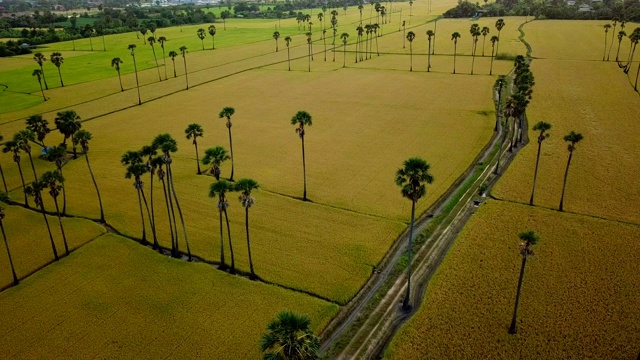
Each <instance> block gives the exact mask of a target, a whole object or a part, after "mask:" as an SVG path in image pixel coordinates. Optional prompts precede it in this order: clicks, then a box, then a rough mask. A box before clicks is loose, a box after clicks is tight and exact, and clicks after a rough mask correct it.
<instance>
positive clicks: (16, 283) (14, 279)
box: [0, 220, 253, 285]
mask: <svg viewBox="0 0 640 360" xmlns="http://www.w3.org/2000/svg"><path fill="white" fill-rule="evenodd" d="M247 229H248V228H247ZM0 230H2V237H3V238H4V246H5V248H7V256H9V265H10V266H11V275H13V285H18V284H19V283H20V281H18V276H17V275H16V269H15V268H14V266H13V259H11V252H10V251H9V242H8V241H7V234H5V232H4V225H3V224H2V220H0ZM247 234H248V233H247ZM247 236H248V235H247ZM248 239H249V238H248V237H247V241H248ZM249 254H251V249H249ZM249 259H251V255H249ZM251 273H252V274H253V266H251Z"/></svg>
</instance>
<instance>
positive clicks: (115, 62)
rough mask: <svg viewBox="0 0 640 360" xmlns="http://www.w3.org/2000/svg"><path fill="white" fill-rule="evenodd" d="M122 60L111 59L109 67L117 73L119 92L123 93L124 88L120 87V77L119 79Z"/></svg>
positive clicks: (117, 58)
mask: <svg viewBox="0 0 640 360" xmlns="http://www.w3.org/2000/svg"><path fill="white" fill-rule="evenodd" d="M122 62H123V61H122V60H121V59H120V58H119V57H114V58H113V59H111V67H112V68H114V69H116V71H117V72H118V80H119V81H120V91H124V87H122V77H120V64H122Z"/></svg>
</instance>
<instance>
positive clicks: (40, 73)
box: [31, 69, 47, 101]
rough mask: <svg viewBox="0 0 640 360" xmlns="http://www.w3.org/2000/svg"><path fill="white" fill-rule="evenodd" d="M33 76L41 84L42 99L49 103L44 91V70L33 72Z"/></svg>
mask: <svg viewBox="0 0 640 360" xmlns="http://www.w3.org/2000/svg"><path fill="white" fill-rule="evenodd" d="M31 76H36V77H37V78H38V84H40V92H41V93H42V98H43V99H44V101H47V98H46V97H45V96H44V90H43V89H42V78H43V77H44V76H43V72H42V70H40V69H35V70H33V73H31Z"/></svg>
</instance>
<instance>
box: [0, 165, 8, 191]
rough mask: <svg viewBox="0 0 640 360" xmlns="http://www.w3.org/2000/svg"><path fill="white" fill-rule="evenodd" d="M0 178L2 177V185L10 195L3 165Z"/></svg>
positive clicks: (0, 168) (0, 169)
mask: <svg viewBox="0 0 640 360" xmlns="http://www.w3.org/2000/svg"><path fill="white" fill-rule="evenodd" d="M0 176H1V177H2V185H4V192H5V193H7V194H8V193H9V189H8V188H7V180H6V179H5V178H4V171H3V170H2V165H0Z"/></svg>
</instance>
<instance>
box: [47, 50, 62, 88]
mask: <svg viewBox="0 0 640 360" xmlns="http://www.w3.org/2000/svg"><path fill="white" fill-rule="evenodd" d="M49 60H50V61H51V63H52V64H53V65H55V66H56V67H57V68H58V76H60V85H61V86H62V87H64V82H62V73H61V72H60V66H62V64H63V63H64V58H63V57H62V54H61V53H59V52H57V51H56V52H54V53H52V54H51V56H50V57H49Z"/></svg>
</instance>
